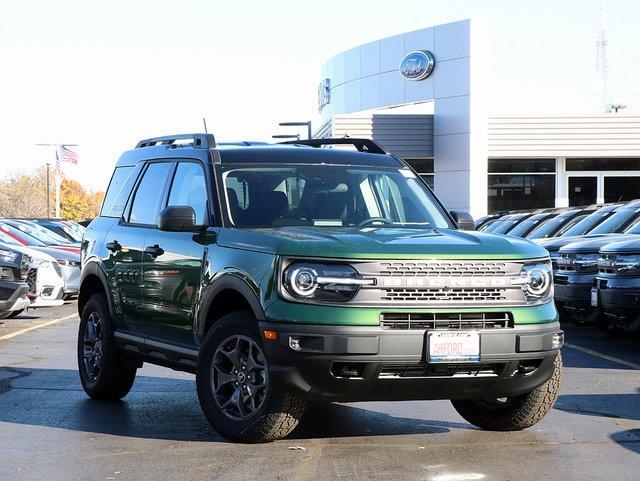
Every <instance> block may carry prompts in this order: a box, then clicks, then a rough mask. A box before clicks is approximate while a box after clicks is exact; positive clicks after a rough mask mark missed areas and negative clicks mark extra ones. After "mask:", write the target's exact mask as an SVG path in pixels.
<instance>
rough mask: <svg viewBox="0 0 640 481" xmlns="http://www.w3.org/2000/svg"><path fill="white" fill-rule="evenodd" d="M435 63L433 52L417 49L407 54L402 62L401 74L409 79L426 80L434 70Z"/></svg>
mask: <svg viewBox="0 0 640 481" xmlns="http://www.w3.org/2000/svg"><path fill="white" fill-rule="evenodd" d="M435 63H436V59H435V58H434V57H433V54H432V53H431V52H429V51H428V50H416V51H414V52H411V53H408V54H407V55H405V56H404V58H403V59H402V62H400V75H402V76H403V77H404V78H406V79H407V80H424V79H426V78H427V77H428V76H429V75H431V72H433V67H434V65H435Z"/></svg>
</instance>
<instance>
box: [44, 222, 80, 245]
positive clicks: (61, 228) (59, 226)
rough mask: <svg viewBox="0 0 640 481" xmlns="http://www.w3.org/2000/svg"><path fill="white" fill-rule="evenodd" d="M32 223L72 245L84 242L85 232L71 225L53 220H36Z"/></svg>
mask: <svg viewBox="0 0 640 481" xmlns="http://www.w3.org/2000/svg"><path fill="white" fill-rule="evenodd" d="M32 222H33V223H34V224H37V225H39V226H42V227H44V228H45V229H48V230H50V231H51V232H53V233H54V234H57V235H59V236H60V237H62V238H64V239H66V240H67V242H70V243H72V244H79V243H80V241H82V234H83V231H81V230H80V229H78V228H76V227H75V226H73V225H72V224H71V223H68V222H65V221H62V220H52V219H34V220H32Z"/></svg>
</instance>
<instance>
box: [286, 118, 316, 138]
mask: <svg viewBox="0 0 640 481" xmlns="http://www.w3.org/2000/svg"><path fill="white" fill-rule="evenodd" d="M278 125H279V126H280V127H307V139H309V140H311V137H312V135H311V120H308V121H306V122H280V123H279V124H278Z"/></svg>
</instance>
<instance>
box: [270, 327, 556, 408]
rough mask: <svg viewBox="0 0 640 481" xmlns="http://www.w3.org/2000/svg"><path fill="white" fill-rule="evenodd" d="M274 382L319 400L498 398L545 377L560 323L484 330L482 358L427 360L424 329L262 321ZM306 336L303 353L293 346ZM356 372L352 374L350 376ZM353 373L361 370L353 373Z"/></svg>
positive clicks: (521, 390)
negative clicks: (269, 334)
mask: <svg viewBox="0 0 640 481" xmlns="http://www.w3.org/2000/svg"><path fill="white" fill-rule="evenodd" d="M265 330H271V331H276V332H277V340H274V341H269V340H266V339H265V340H264V347H265V354H266V357H267V360H268V362H269V372H270V376H271V381H272V382H273V383H274V384H275V385H276V386H278V387H280V388H281V389H283V390H286V391H289V392H294V393H296V394H297V395H299V396H301V397H304V398H306V399H312V400H321V401H342V402H352V401H392V400H397V401H400V400H427V399H474V398H495V397H505V396H514V395H517V394H522V393H525V392H528V391H531V390H532V389H534V388H536V387H537V386H539V385H541V384H543V383H544V382H545V381H547V380H548V379H549V378H550V377H551V375H552V373H553V363H554V360H555V357H556V355H557V352H558V350H557V349H554V348H553V335H554V334H557V333H561V332H562V331H561V330H560V325H559V323H558V322H549V323H541V324H529V325H516V326H515V327H505V328H498V329H481V330H478V331H477V332H479V333H480V362H477V363H463V364H460V363H450V364H431V363H428V362H426V352H425V346H426V342H425V338H426V332H427V331H425V330H419V329H416V330H393V329H383V328H381V327H380V326H340V325H309V324H292V323H289V324H284V323H280V322H260V332H261V333H262V332H264V331H265ZM292 336H293V337H295V338H298V339H301V340H302V342H301V345H302V346H303V347H302V349H303V350H302V351H294V350H293V349H292V348H291V347H289V340H290V338H291V337H292ZM349 372H350V374H348V373H349ZM352 374H355V375H352Z"/></svg>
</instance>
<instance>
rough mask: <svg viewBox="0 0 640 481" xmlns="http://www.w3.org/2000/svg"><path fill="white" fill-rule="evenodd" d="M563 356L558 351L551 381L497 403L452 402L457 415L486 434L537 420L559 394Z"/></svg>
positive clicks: (529, 423) (519, 428)
mask: <svg viewBox="0 0 640 481" xmlns="http://www.w3.org/2000/svg"><path fill="white" fill-rule="evenodd" d="M561 378H562V355H561V354H560V352H558V355H557V356H556V359H555V361H554V368H553V374H552V376H551V378H549V380H548V381H547V382H545V383H544V384H542V385H541V386H538V387H537V388H536V389H534V390H533V391H530V392H528V393H525V394H521V395H519V396H514V397H511V398H506V400H505V401H504V402H500V401H498V400H489V399H487V400H483V399H472V400H467V399H465V400H452V401H451V403H452V404H453V407H454V408H455V410H456V411H458V414H460V416H462V417H463V418H464V419H465V420H466V421H468V422H470V423H471V424H473V425H475V426H478V427H479V428H481V429H485V430H487V431H520V430H521V429H526V428H528V427H531V426H533V425H534V424H536V423H537V422H538V421H540V420H541V419H542V418H543V417H544V416H545V415H546V414H547V413H548V412H549V411H550V410H551V408H552V407H553V405H554V404H555V402H556V399H557V397H558V392H559V391H560V380H561Z"/></svg>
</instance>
